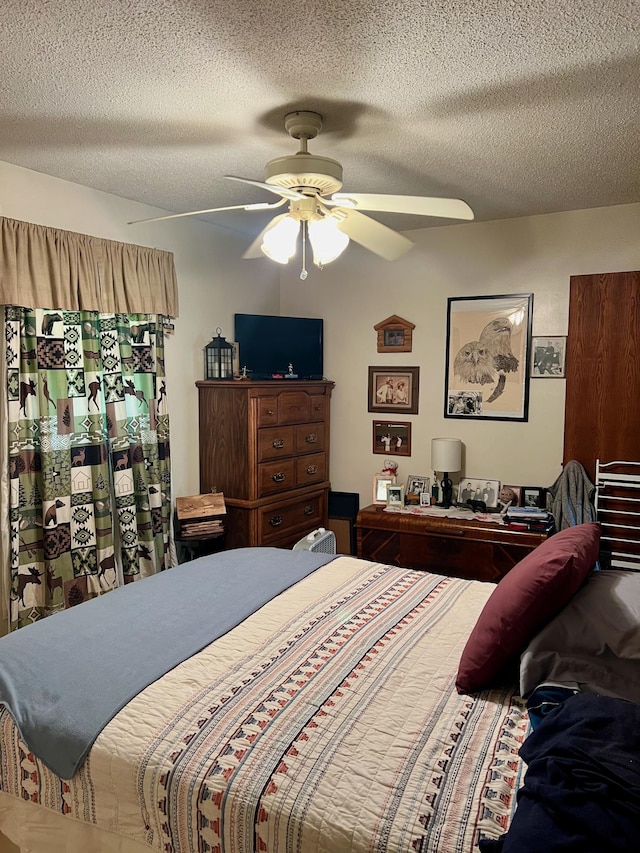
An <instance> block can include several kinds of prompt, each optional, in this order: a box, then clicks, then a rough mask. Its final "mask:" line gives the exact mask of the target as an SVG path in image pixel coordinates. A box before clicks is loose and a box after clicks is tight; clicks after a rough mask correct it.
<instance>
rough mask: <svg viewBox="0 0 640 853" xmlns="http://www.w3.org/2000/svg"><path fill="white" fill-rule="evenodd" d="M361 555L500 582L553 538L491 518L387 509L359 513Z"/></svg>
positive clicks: (459, 575)
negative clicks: (493, 520) (459, 516)
mask: <svg viewBox="0 0 640 853" xmlns="http://www.w3.org/2000/svg"><path fill="white" fill-rule="evenodd" d="M357 528H358V557H361V558H363V559H365V560H373V561H374V562H377V563H388V564H389V565H392V566H405V567H407V568H409V569H422V570H424V571H429V572H433V573H434V574H438V575H453V576H455V577H461V578H468V579H470V580H481V581H494V582H497V581H499V580H500V578H502V577H504V576H505V575H506V574H507V572H508V571H510V569H512V568H513V567H514V566H515V564H516V563H517V562H519V561H520V560H521V559H522V558H523V557H525V556H526V555H527V554H529V553H530V552H531V551H533V549H534V548H536V547H537V546H538V545H540V544H541V543H542V542H544V540H545V539H546V538H547V534H546V533H537V532H532V531H528V530H513V529H511V528H509V527H505V526H503V525H500V524H495V523H493V522H485V521H475V520H466V519H459V518H444V517H442V516H438V517H435V516H428V515H411V514H410V513H405V512H398V513H395V512H385V511H384V507H383V506H376V505H372V506H368V507H365V508H364V509H361V510H360V512H359V513H358V522H357Z"/></svg>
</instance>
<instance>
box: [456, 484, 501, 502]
mask: <svg viewBox="0 0 640 853" xmlns="http://www.w3.org/2000/svg"><path fill="white" fill-rule="evenodd" d="M499 493H500V482H499V480H481V479H477V478H476V479H474V478H472V477H464V478H463V479H462V480H460V485H459V486H458V503H459V504H466V502H467V501H469V500H472V501H482V502H483V503H484V504H485V505H486V507H487V509H496V508H497V506H498V495H499Z"/></svg>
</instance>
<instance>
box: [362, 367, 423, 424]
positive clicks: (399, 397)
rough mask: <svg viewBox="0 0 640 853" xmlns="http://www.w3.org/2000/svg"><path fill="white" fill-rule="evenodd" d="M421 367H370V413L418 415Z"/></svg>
mask: <svg viewBox="0 0 640 853" xmlns="http://www.w3.org/2000/svg"><path fill="white" fill-rule="evenodd" d="M419 383H420V368H419V367H370V368H369V411H370V412H393V413H395V414H397V415H402V414H404V415H417V414H418V391H419Z"/></svg>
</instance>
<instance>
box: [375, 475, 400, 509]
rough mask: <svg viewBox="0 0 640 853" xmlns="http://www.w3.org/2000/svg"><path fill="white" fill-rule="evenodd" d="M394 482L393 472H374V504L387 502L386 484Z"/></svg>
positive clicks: (389, 484)
mask: <svg viewBox="0 0 640 853" xmlns="http://www.w3.org/2000/svg"><path fill="white" fill-rule="evenodd" d="M395 482H396V475H395V474H374V475H373V502H374V504H378V505H381V504H386V502H387V486H391V485H393V484H394V483H395Z"/></svg>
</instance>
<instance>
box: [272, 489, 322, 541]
mask: <svg viewBox="0 0 640 853" xmlns="http://www.w3.org/2000/svg"><path fill="white" fill-rule="evenodd" d="M324 500H325V493H324V492H321V493H319V494H313V495H307V496H306V497H302V498H297V499H296V500H293V501H282V502H281V503H279V504H273V505H271V506H265V507H262V508H261V509H260V510H258V512H259V515H260V518H259V522H258V525H259V536H260V544H261V545H269V544H272V543H273V542H274V541H275V540H282V538H283V537H287V539H288V540H289V538H290V537H292V536H293V538H294V539H295V538H299V537H296V536H295V534H296V532H300V535H301V533H302V532H303V531H307V532H308V531H310V530H313V528H314V527H318V526H319V525H321V524H322V523H323V515H324Z"/></svg>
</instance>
